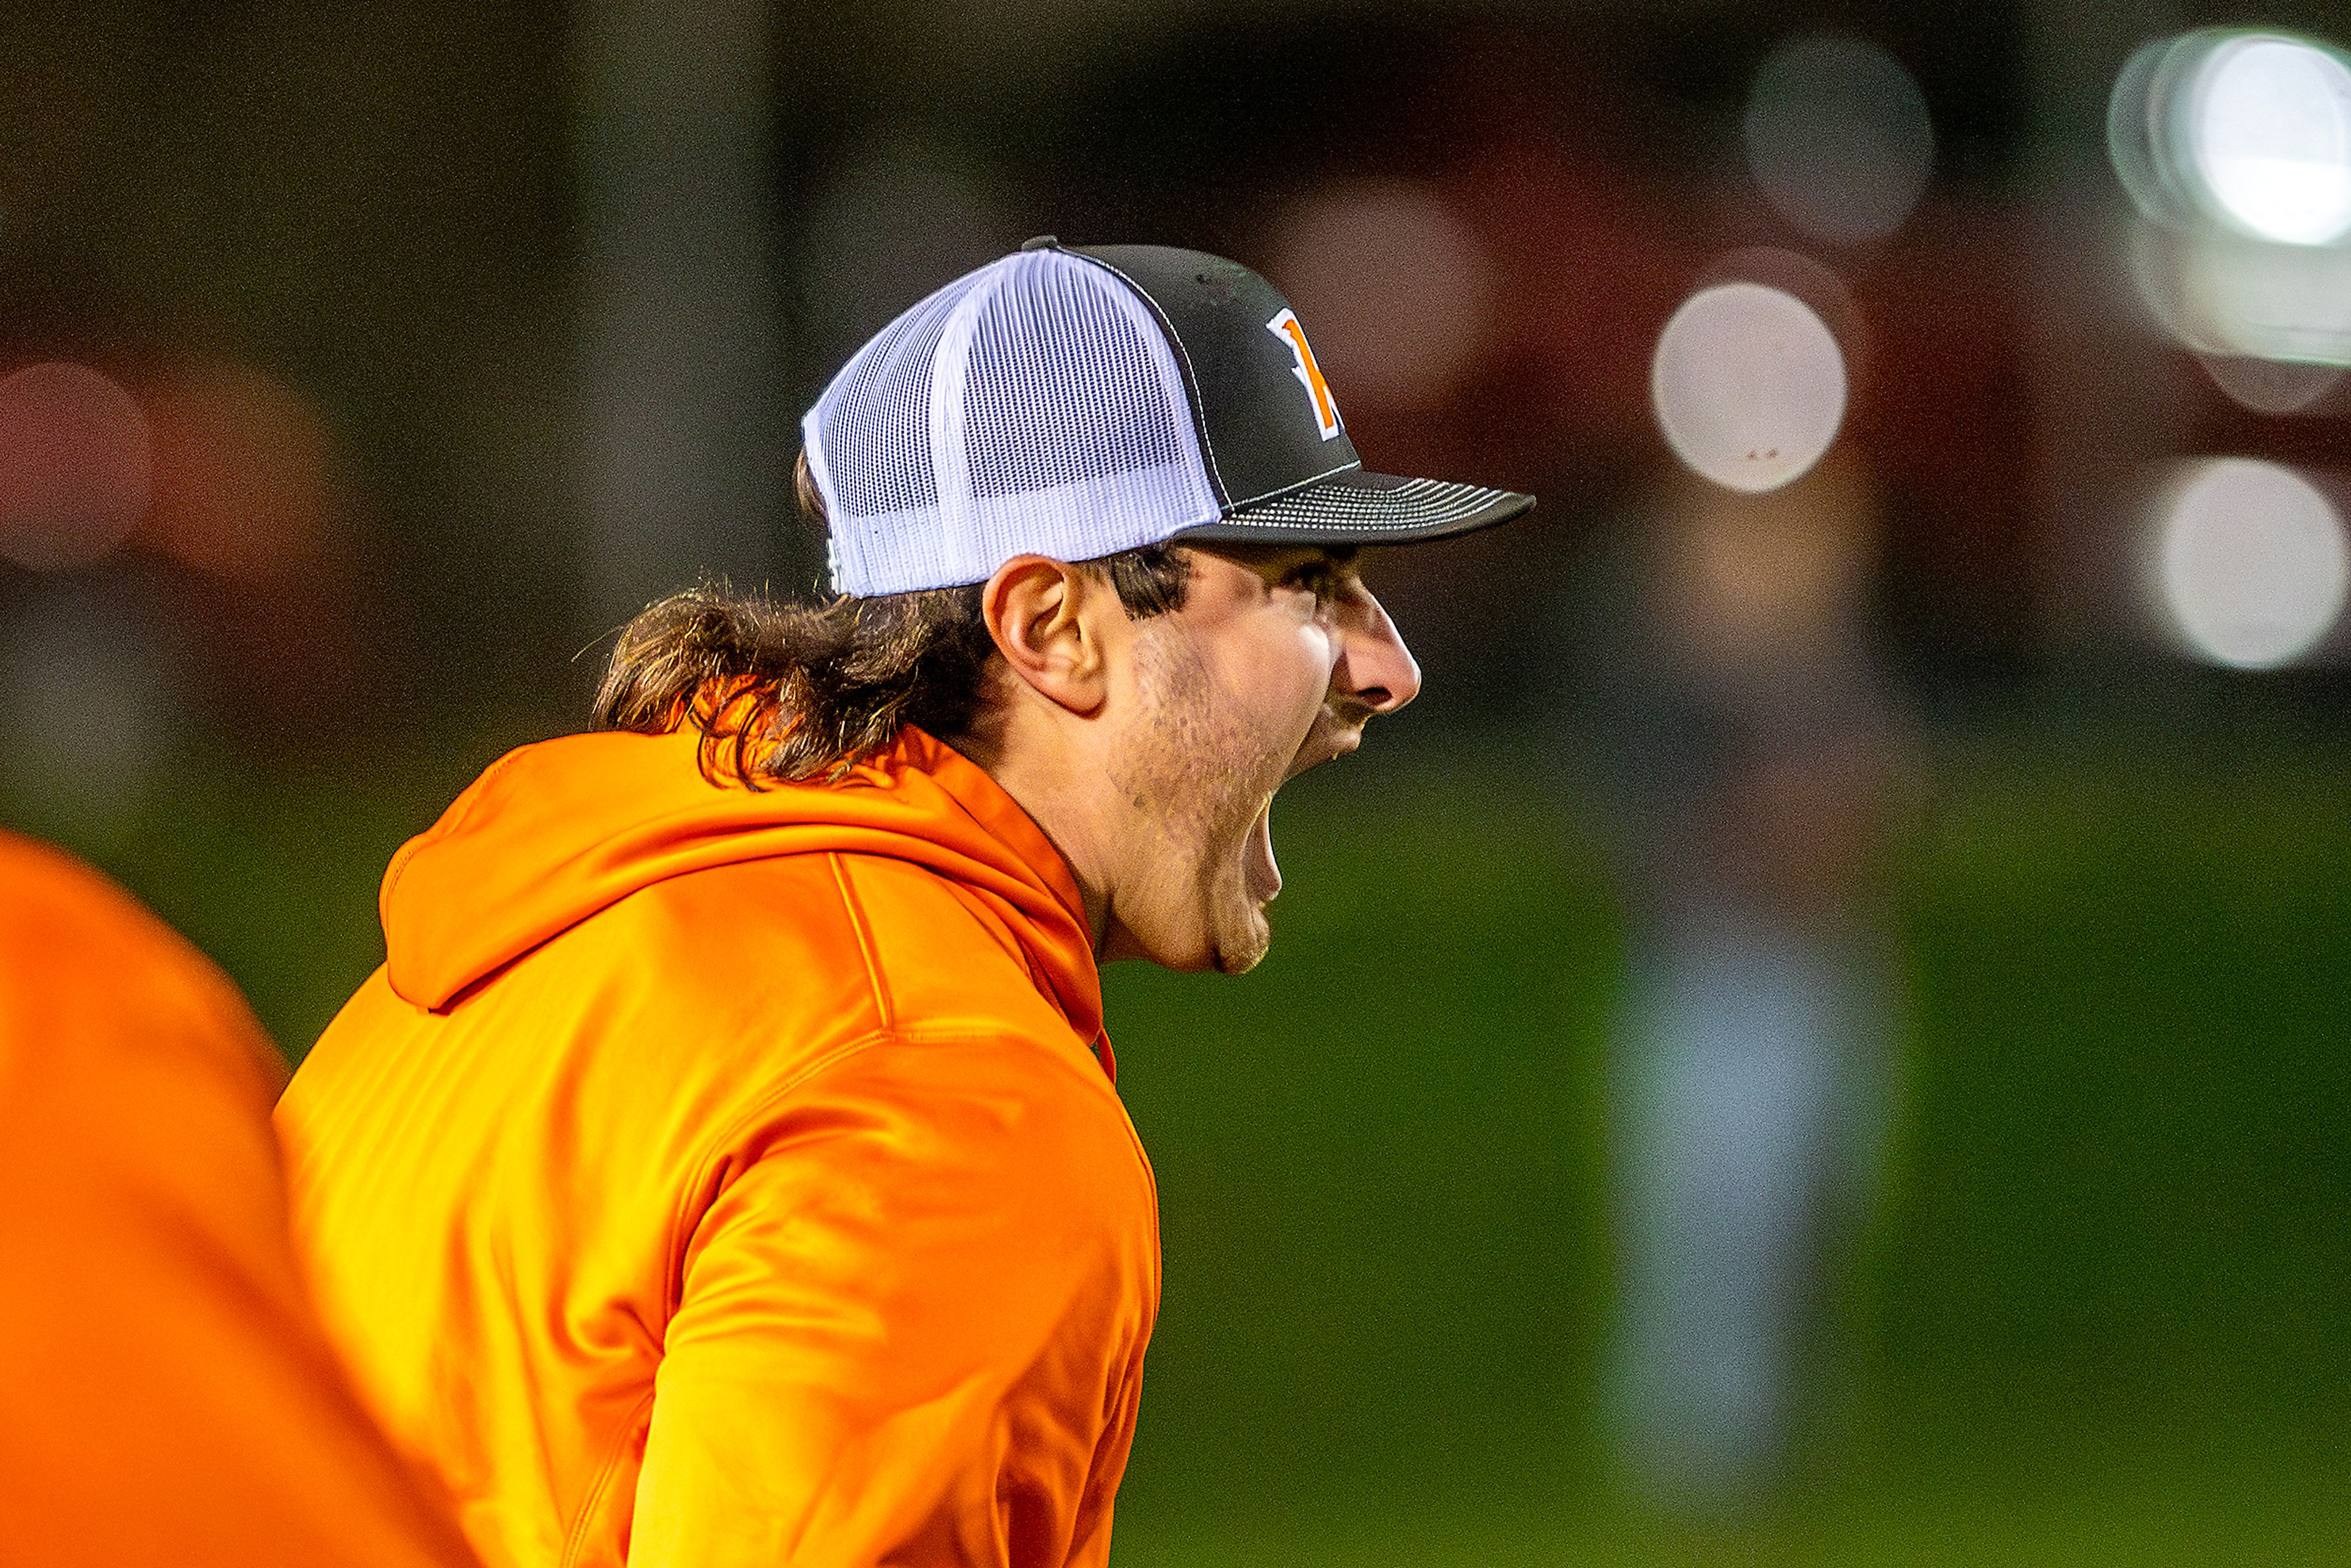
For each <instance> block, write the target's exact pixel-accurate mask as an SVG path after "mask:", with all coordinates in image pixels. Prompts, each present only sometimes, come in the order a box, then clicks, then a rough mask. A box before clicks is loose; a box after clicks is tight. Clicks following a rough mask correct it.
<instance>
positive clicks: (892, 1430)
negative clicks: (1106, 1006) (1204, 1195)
mask: <svg viewBox="0 0 2351 1568" xmlns="http://www.w3.org/2000/svg"><path fill="white" fill-rule="evenodd" d="M1072 1057H1073V1048H1072V1047H1071V1046H1069V1045H1067V1044H1061V1045H1053V1044H1048V1043H1046V1042H1041V1041H1033V1040H1018V1039H1014V1040H935V1039H925V1040H905V1039H893V1040H884V1041H883V1042H880V1043H875V1044H871V1045H868V1046H865V1047H863V1048H862V1049H860V1050H858V1051H855V1052H854V1053H853V1054H852V1055H850V1056H848V1057H847V1058H846V1059H844V1060H842V1061H838V1062H836V1063H835V1064H834V1065H833V1066H831V1068H830V1069H828V1070H826V1071H822V1072H820V1074H819V1075H818V1076H817V1077H816V1078H815V1079H814V1080H813V1081H811V1082H806V1083H803V1084H801V1085H799V1086H798V1087H796V1088H794V1089H793V1090H792V1091H791V1092H789V1095H788V1097H787V1099H786V1102H785V1103H783V1104H782V1105H781V1106H779V1107H778V1109H777V1110H776V1111H775V1112H774V1113H772V1114H771V1115H769V1116H768V1117H766V1118H764V1119H762V1120H761V1122H760V1124H758V1126H756V1127H754V1128H753V1129H751V1131H750V1133H749V1134H748V1135H747V1136H745V1137H740V1138H737V1139H736V1140H733V1141H732V1143H731V1145H730V1146H729V1147H728V1148H727V1149H726V1150H724V1151H722V1152H721V1155H720V1158H719V1162H718V1166H717V1168H716V1170H715V1172H714V1176H713V1180H712V1182H711V1184H710V1187H711V1189H713V1190H714V1192H715V1196H714V1197H712V1200H711V1201H710V1203H709V1205H708V1207H706V1208H705V1209H704V1211H703V1212H702V1213H701V1215H700V1217H699V1220H698V1222H697V1223H695V1225H694V1226H693V1228H692V1231H691V1234H690V1237H689V1239H688V1240H687V1243H686V1246H685V1248H684V1260H683V1269H682V1273H681V1281H682V1284H681V1288H680V1299H679V1303H678V1307H677V1310H676V1312H675V1314H674V1317H673V1318H672V1320H671V1322H670V1323H669V1325H668V1330H667V1333H666V1335H665V1337H664V1353H663V1359H662V1364H661V1368H660V1372H659V1374H658V1376H657V1379H656V1382H655V1385H654V1397H653V1415H652V1420H651V1426H650V1430H649V1432H648V1436H647V1438H646V1449H645V1456H644V1463H643V1470H642V1472H641V1474H640V1476H639V1479H638V1484H637V1496H636V1507H635V1511H634V1513H635V1518H634V1525H633V1529H632V1540H631V1546H630V1552H629V1561H630V1563H632V1565H633V1568H686V1565H689V1564H691V1565H694V1568H718V1565H722V1564H724V1565H732V1564H744V1565H746V1568H748V1565H750V1564H755V1563H756V1564H759V1565H761V1568H767V1565H769V1564H775V1563H795V1564H804V1565H810V1568H815V1565H819V1564H821V1565H826V1568H835V1565H837V1568H862V1565H866V1564H876V1563H892V1564H904V1565H906V1568H949V1565H953V1568H967V1565H1003V1568H1014V1565H1019V1568H1030V1565H1054V1568H1058V1565H1060V1564H1063V1563H1085V1564H1092V1563H1101V1562H1102V1561H1103V1560H1104V1559H1105V1557H1106V1555H1107V1552H1108V1544H1109V1534H1110V1529H1109V1527H1110V1510H1111V1500H1112V1497H1113V1494H1114V1493H1115V1491H1116V1490H1117V1485H1118V1479H1119V1476H1120V1473H1121V1472H1122V1471H1123V1469H1124V1467H1125V1462H1126V1454H1127V1448H1128V1444H1129V1442H1130V1440H1131V1438H1132V1436H1133V1432H1134V1412H1135V1404H1136V1398H1137V1395H1138V1392H1139V1385H1140V1377H1141V1370H1142V1364H1143V1351H1144V1342H1145V1341H1146V1340H1147V1339H1148V1337H1149V1334H1150V1330H1151V1323H1152V1319H1153V1317H1154V1315H1155V1312H1156V1307H1157V1294H1158V1238H1157V1219H1156V1213H1155V1199H1154V1197H1153V1194H1152V1189H1151V1179H1150V1172H1149V1169H1148V1167H1147V1166H1145V1165H1144V1160H1143V1156H1142V1152H1141V1150H1140V1148H1139V1147H1138V1146H1137V1145H1136V1144H1135V1142H1134V1134H1133V1132H1132V1129H1131V1128H1130V1127H1129V1125H1128V1124H1127V1122H1126V1118H1125V1115H1124V1113H1123V1111H1122V1110H1120V1109H1119V1107H1118V1104H1117V1102H1116V1100H1115V1098H1114V1097H1113V1095H1112V1094H1111V1093H1110V1092H1109V1090H1108V1086H1107V1084H1106V1083H1105V1082H1102V1080H1101V1079H1100V1078H1099V1077H1096V1078H1094V1079H1093V1080H1092V1082H1089V1081H1088V1079H1087V1077H1086V1076H1085V1074H1086V1073H1089V1072H1092V1071H1093V1069H1092V1063H1091V1062H1085V1061H1084V1060H1083V1059H1082V1058H1076V1059H1074V1060H1072ZM1081 1062H1082V1063H1083V1065H1082V1066H1081V1065H1080V1063H1081Z"/></svg>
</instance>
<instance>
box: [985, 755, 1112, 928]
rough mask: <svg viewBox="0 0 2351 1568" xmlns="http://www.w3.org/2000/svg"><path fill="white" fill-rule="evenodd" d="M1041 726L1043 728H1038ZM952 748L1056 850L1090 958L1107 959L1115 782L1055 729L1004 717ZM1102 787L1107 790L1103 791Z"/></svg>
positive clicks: (1104, 770)
mask: <svg viewBox="0 0 2351 1568" xmlns="http://www.w3.org/2000/svg"><path fill="white" fill-rule="evenodd" d="M1040 731H1042V732H1043V733H1040ZM954 746H955V748H956V750H957V751H959V752H961V753H962V754H963V755H964V757H965V758H967V760H968V761H970V762H972V763H973V764H975V765H977V767H978V768H979V769H980V771H981V772H983V773H986V774H987V776H988V777H989V778H990V779H994V780H995V781H996V786H997V788H998V789H1002V790H1003V791H1004V792H1005V793H1006V794H1007V795H1009V796H1010V797H1012V802H1013V804H1014V805H1016V806H1019V808H1020V809H1021V810H1023V811H1026V812H1027V813H1028V814H1029V821H1032V822H1034V823H1036V824H1037V827H1038V830H1039V831H1040V832H1042V833H1043V834H1044V835H1045V837H1046V840H1047V841H1049V842H1050V843H1051V844H1052V846H1053V848H1054V849H1055V850H1056V851H1057V852H1059V853H1060V854H1061V863H1062V864H1063V865H1065V866H1067V867H1068V868H1069V872H1070V877H1071V881H1073V882H1075V883H1077V884H1078V896H1079V897H1080V899H1081V900H1082V901H1083V903H1084V905H1085V915H1086V934H1087V937H1088V939H1089V941H1090V942H1091V944H1092V947H1093V953H1094V959H1095V961H1096V962H1097V963H1100V962H1102V960H1103V959H1104V957H1105V956H1107V951H1106V950H1107V946H1108V944H1109V941H1110V937H1111V895H1110V875H1109V870H1110V866H1111V864H1112V860H1113V854H1112V851H1113V833H1112V832H1111V831H1108V824H1109V820H1110V817H1111V815H1112V813H1111V811H1110V810H1106V809H1105V808H1106V807H1107V806H1108V805H1109V804H1110V801H1109V800H1108V795H1114V794H1115V792H1116V786H1115V785H1114V784H1113V782H1112V781H1111V779H1110V776H1109V774H1108V772H1107V770H1106V769H1104V768H1102V766H1101V764H1100V763H1099V762H1097V761H1095V760H1094V759H1093V758H1090V757H1086V756H1083V755H1081V754H1077V753H1074V752H1073V751H1072V749H1071V747H1070V746H1069V744H1068V737H1066V736H1065V735H1062V734H1061V733H1059V732H1058V727H1055V726H1051V725H1050V724H1049V723H1040V722H1038V721H1037V720H1035V719H1033V718H1030V719H1028V720H1027V721H1026V722H1024V721H1023V717H1022V716H1006V717H1001V718H999V719H998V721H997V722H995V723H993V724H989V725H986V726H984V727H980V728H978V729H977V730H976V731H975V732H974V733H972V734H969V735H964V736H959V737H956V740H955V742H954ZM1106 792H1107V794H1106Z"/></svg>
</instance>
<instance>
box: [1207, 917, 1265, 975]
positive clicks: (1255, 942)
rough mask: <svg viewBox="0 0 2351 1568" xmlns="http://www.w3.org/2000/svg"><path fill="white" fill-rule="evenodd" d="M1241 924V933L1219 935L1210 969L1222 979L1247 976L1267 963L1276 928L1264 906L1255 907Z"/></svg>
mask: <svg viewBox="0 0 2351 1568" xmlns="http://www.w3.org/2000/svg"><path fill="white" fill-rule="evenodd" d="M1239 924H1240V926H1241V930H1240V931H1236V932H1228V933H1223V934H1220V935H1219V936H1218V938H1217V942H1216V944H1215V946H1214V950H1213V953H1212V956H1211V967H1214V968H1215V970H1216V971H1217V973H1218V974H1219V975H1246V974H1248V973H1249V971H1250V970H1251V969H1254V968H1256V967H1258V965H1259V964H1260V963H1262V962H1264V960H1265V955H1266V951H1267V950H1268V949H1269V948H1270V947H1271V946H1273V927H1272V925H1270V924H1269V923H1268V922H1267V920H1266V917H1265V909H1264V907H1263V906H1262V905H1258V906H1255V907H1252V908H1251V909H1250V910H1249V913H1248V914H1247V915H1243V916H1242V917H1241V921H1240V923H1239ZM1244 933H1245V935H1244Z"/></svg>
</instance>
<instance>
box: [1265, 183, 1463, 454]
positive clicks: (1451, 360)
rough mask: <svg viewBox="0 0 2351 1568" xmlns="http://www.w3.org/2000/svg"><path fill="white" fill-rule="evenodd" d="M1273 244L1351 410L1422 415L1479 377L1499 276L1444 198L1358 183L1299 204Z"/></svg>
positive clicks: (1278, 265)
mask: <svg viewBox="0 0 2351 1568" xmlns="http://www.w3.org/2000/svg"><path fill="white" fill-rule="evenodd" d="M1272 239H1273V246H1272V256H1271V257H1270V262H1269V265H1268V267H1267V268H1266V272H1267V276H1268V277H1270V278H1272V279H1273V280H1274V281H1275V282H1276V283H1277V284H1279V285H1280V287H1281V288H1282V291H1283V292H1284V293H1285V294H1287V295H1288V296H1289V298H1290V302H1291V303H1292V304H1294V305H1295V306H1296V307H1297V308H1298V313H1299V317H1300V319H1301V320H1303V321H1305V322H1306V323H1307V325H1308V327H1309V328H1310V329H1311V331H1312V332H1313V334H1314V350H1315V355H1316V358H1317V359H1319V360H1320V361H1322V368H1323V369H1324V370H1325V371H1327V372H1328V373H1329V374H1330V377H1331V380H1332V384H1333V385H1335V386H1336V387H1337V388H1338V389H1339V392H1340V394H1341V395H1342V396H1343V397H1344V398H1345V399H1346V402H1347V406H1348V407H1350V408H1377V409H1389V410H1394V411H1395V412H1397V413H1421V412H1423V411H1425V410H1427V409H1430V408H1433V407H1436V406H1437V404H1439V403H1441V402H1444V401H1445V399H1446V398H1447V396H1448V395H1450V394H1451V393H1452V392H1453V391H1454V390H1455V389H1456V388H1457V387H1458V386H1459V385H1460V384H1461V382H1463V381H1464V380H1465V379H1466V378H1467V377H1468V375H1469V374H1470V373H1471V372H1472V371H1475V370H1476V369H1477V366H1478V362H1479V354H1480V350H1482V349H1483V348H1484V347H1485V345H1486V341H1487V338H1488V331H1489V324H1490V318H1491V316H1492V313H1493V299H1494V282H1493V267H1492V266H1491V264H1490V263H1489V260H1488V259H1487V256H1486V253H1485V250H1484V248H1483V247H1482V246H1480V244H1479V240H1478V237H1477V235H1474V234H1472V233H1471V232H1470V231H1469V230H1468V227H1467V226H1466V225H1464V224H1463V223H1462V222H1461V220H1460V218H1458V216H1456V215H1455V214H1454V212H1453V209H1452V208H1451V207H1450V206H1448V205H1447V204H1446V202H1445V201H1444V199H1443V198H1442V197H1441V196H1439V195H1438V194H1437V193H1436V192H1435V191H1434V190H1432V189H1430V188H1429V187H1427V186H1426V185H1423V184H1420V183H1415V182H1412V181H1408V180H1399V179H1374V180H1354V181H1349V182H1347V183H1343V184H1339V185H1334V186H1332V187H1329V188H1327V189H1324V190H1321V191H1317V192H1314V193H1311V194H1309V195H1306V196H1303V197H1301V198H1300V199H1298V200H1297V201H1294V202H1292V203H1290V204H1289V205H1288V206H1287V207H1285V208H1284V209H1283V210H1282V213H1281V214H1280V217H1279V218H1278V219H1277V220H1276V222H1275V225H1274V232H1273V235H1272Z"/></svg>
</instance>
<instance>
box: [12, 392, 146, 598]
mask: <svg viewBox="0 0 2351 1568" xmlns="http://www.w3.org/2000/svg"><path fill="white" fill-rule="evenodd" d="M153 462H154V440H153V437H152V434H151V433H150V431H149V429H148V423H147V416H146V415H145V414H144V413H141V410H140V407H139V403H138V402H137V400H136V399H134V398H133V397H131V394H130V393H129V392H125V391H124V390H123V389H122V388H121V387H120V385H118V384H117V383H116V382H114V380H113V379H112V378H111V377H109V376H107V375H105V374H104V373H103V372H101V371H94V370H92V369H90V368H89V366H87V365H77V364H67V363H63V362H57V361H52V362H47V363H43V364H36V365H27V366H26V367H25V368H24V369H22V370H19V371H15V372H14V373H12V374H10V375H8V376H6V377H5V378H0V558H5V559H9V560H12V561H15V562H16V564H17V565H19V566H24V567H29V568H31V569H32V570H35V571H59V570H68V569H70V568H73V567H78V566H87V565H89V563H90V562H92V561H95V560H98V559H101V558H103V557H104V556H106V555H107V554H108V553H109V552H110V551H111V550H112V549H114V548H115V547H116V546H117V545H120V543H121V542H122V541H123V540H124V539H125V538H129V537H130V535H131V530H132V529H133V528H137V527H138V525H139V520H140V518H141V517H142V516H143V515H144V514H145V512H146V510H147V502H148V496H149V491H150V486H151V484H152V466H153Z"/></svg>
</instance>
